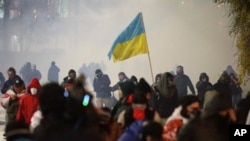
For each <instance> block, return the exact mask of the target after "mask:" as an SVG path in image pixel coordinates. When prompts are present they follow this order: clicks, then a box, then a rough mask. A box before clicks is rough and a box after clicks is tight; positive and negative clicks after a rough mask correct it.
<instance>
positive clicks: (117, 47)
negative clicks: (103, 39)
mask: <svg viewBox="0 0 250 141" xmlns="http://www.w3.org/2000/svg"><path fill="white" fill-rule="evenodd" d="M146 53H148V44H147V39H146V33H145V28H144V24H143V19H142V13H139V14H138V15H137V16H136V17H135V19H134V20H133V21H132V22H131V23H130V24H129V25H128V27H127V28H126V29H125V30H124V31H123V32H122V33H121V34H120V35H119V36H118V37H117V39H116V40H115V41H114V43H113V45H112V48H111V49H110V51H109V53H108V57H109V60H110V59H111V57H112V56H113V61H114V62H118V61H123V60H126V59H128V58H130V57H133V56H136V55H139V54H146Z"/></svg>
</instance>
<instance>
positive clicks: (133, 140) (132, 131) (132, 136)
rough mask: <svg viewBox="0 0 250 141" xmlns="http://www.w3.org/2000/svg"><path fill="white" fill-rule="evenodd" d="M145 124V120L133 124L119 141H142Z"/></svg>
mask: <svg viewBox="0 0 250 141" xmlns="http://www.w3.org/2000/svg"><path fill="white" fill-rule="evenodd" d="M144 122H145V121H144V120H141V121H135V122H133V123H132V124H131V125H130V126H129V127H128V128H127V129H126V130H125V132H124V133H123V134H122V135H121V136H120V138H119V139H118V141H140V140H141V135H142V129H143V123H144Z"/></svg>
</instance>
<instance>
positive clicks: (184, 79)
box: [175, 66, 195, 99]
mask: <svg viewBox="0 0 250 141" xmlns="http://www.w3.org/2000/svg"><path fill="white" fill-rule="evenodd" d="M176 74H177V75H176V76H175V84H176V88H177V91H178V96H179V99H181V98H183V97H184V96H186V95H187V94H188V87H189V89H190V90H191V92H192V94H195V90H194V86H193V84H192V82H191V80H190V78H189V77H188V76H187V75H186V74H184V70H183V66H178V67H177V71H176Z"/></svg>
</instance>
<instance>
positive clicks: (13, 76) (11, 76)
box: [1, 67, 21, 94]
mask: <svg viewBox="0 0 250 141" xmlns="http://www.w3.org/2000/svg"><path fill="white" fill-rule="evenodd" d="M7 74H8V76H9V79H8V80H7V81H5V83H4V85H3V87H2V89H1V92H2V93H3V94H4V93H6V91H7V90H9V89H11V88H12V87H13V86H14V83H15V80H17V79H21V78H20V76H18V75H16V70H15V69H14V68H13V67H10V68H9V69H8V71H7Z"/></svg>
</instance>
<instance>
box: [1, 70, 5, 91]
mask: <svg viewBox="0 0 250 141" xmlns="http://www.w3.org/2000/svg"><path fill="white" fill-rule="evenodd" d="M4 82H5V78H4V76H3V73H2V72H0V88H1V89H2V87H3V85H4Z"/></svg>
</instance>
